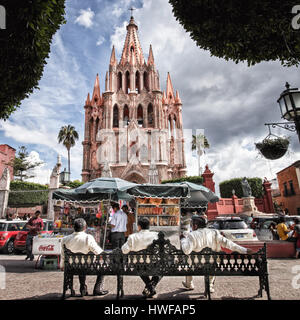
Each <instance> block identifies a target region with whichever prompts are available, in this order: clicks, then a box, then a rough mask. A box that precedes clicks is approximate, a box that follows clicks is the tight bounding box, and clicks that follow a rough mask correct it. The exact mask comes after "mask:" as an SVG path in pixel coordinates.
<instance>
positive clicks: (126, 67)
mask: <svg viewBox="0 0 300 320" xmlns="http://www.w3.org/2000/svg"><path fill="white" fill-rule="evenodd" d="M84 108H85V133H84V141H83V142H82V144H83V168H82V181H83V182H86V181H89V180H92V179H94V178H98V177H101V176H108V175H111V176H112V177H119V178H122V179H124V180H128V181H132V182H136V183H148V182H152V183H159V182H161V180H167V179H172V178H179V177H184V176H185V175H186V171H187V170H186V162H185V156H184V137H183V128H182V102H181V99H180V97H179V93H178V91H176V93H175V92H174V89H173V85H172V82H171V77H170V74H169V73H168V75H167V85H166V90H165V91H162V90H161V88H160V79H159V73H158V71H157V70H156V68H155V63H154V56H153V51H152V47H151V45H150V49H149V55H148V60H147V62H146V60H145V58H144V55H143V50H142V47H141V44H140V41H139V37H138V26H137V24H136V22H135V21H134V18H133V17H131V19H130V22H129V24H128V26H127V35H126V39H125V43H124V47H123V52H122V56H121V59H120V61H119V62H118V61H117V59H116V54H115V48H114V47H113V49H112V53H111V58H110V63H109V71H108V72H107V73H106V77H105V92H103V93H102V94H101V92H100V84H99V75H98V74H97V77H96V81H95V86H94V90H93V94H92V96H90V94H88V96H87V100H86V102H85V106H84ZM108 173H109V174H108ZM153 176H155V179H154V181H152V180H151V177H152V179H153Z"/></svg>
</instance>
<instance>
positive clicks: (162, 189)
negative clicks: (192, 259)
mask: <svg viewBox="0 0 300 320" xmlns="http://www.w3.org/2000/svg"><path fill="white" fill-rule="evenodd" d="M127 192H128V193H129V194H130V195H133V196H134V197H135V201H136V210H135V215H136V222H135V223H136V225H137V222H138V219H139V218H140V217H147V218H148V219H149V220H150V230H153V231H163V232H164V233H165V235H166V237H167V238H168V239H169V240H170V241H171V243H172V244H173V245H175V246H176V247H178V248H179V247H180V243H179V234H180V225H181V221H180V220H181V200H183V199H187V198H188V197H189V189H188V187H187V186H184V185H183V186H179V185H171V184H142V185H138V186H136V187H134V188H131V189H129V190H128V191H127Z"/></svg>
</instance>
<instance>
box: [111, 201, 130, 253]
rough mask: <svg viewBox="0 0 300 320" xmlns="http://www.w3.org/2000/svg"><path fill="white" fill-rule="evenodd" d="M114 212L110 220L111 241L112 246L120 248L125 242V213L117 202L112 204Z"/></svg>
mask: <svg viewBox="0 0 300 320" xmlns="http://www.w3.org/2000/svg"><path fill="white" fill-rule="evenodd" d="M112 208H113V210H114V212H115V213H114V214H113V216H112V218H111V220H110V225H111V227H112V229H111V242H112V248H113V249H115V248H121V247H122V245H123V244H124V243H125V232H126V231H127V214H126V213H125V212H124V211H123V210H120V206H119V204H118V203H115V204H113V205H112Z"/></svg>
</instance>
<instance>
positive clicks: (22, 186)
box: [10, 180, 48, 191]
mask: <svg viewBox="0 0 300 320" xmlns="http://www.w3.org/2000/svg"><path fill="white" fill-rule="evenodd" d="M46 189H48V186H45V185H43V184H39V183H33V182H26V181H18V180H14V181H11V183H10V190H12V191H19V190H20V191H26V190H46Z"/></svg>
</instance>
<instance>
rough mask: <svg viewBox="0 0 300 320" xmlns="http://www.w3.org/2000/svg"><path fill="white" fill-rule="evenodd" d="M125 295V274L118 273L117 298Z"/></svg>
mask: <svg viewBox="0 0 300 320" xmlns="http://www.w3.org/2000/svg"><path fill="white" fill-rule="evenodd" d="M120 297H121V298H123V297H124V290H123V276H120V275H117V300H119V298H120Z"/></svg>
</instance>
